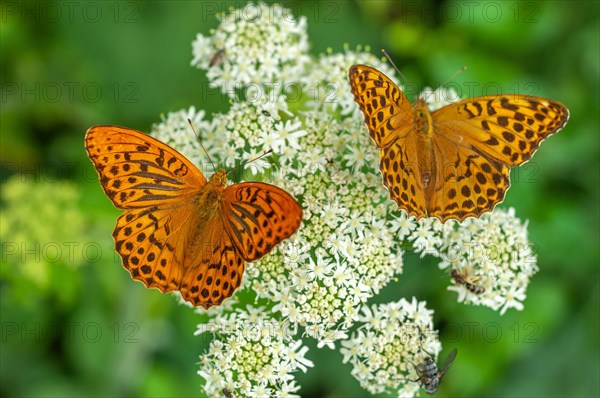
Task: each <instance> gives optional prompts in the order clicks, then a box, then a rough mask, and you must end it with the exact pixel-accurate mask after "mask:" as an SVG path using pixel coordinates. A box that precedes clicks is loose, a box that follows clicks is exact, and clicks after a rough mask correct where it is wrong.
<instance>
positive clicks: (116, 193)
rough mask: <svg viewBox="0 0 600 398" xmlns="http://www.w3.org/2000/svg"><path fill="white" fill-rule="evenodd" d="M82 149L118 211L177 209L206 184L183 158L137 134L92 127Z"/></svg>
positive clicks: (174, 151)
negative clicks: (185, 197)
mask: <svg viewBox="0 0 600 398" xmlns="http://www.w3.org/2000/svg"><path fill="white" fill-rule="evenodd" d="M85 146H86V149H87V152H88V156H89V157H90V159H91V160H92V162H93V163H94V166H95V167H96V170H97V171H98V174H99V176H100V184H101V185H102V188H103V189H104V192H105V193H106V196H108V198H109V199H110V200H111V201H112V202H113V203H114V205H115V206H116V207H118V208H120V209H131V208H140V207H150V206H159V207H161V208H162V207H172V206H178V205H179V203H180V202H181V201H182V196H183V195H185V194H186V193H188V192H190V191H196V190H198V189H200V188H201V187H202V186H203V185H204V184H206V178H204V176H203V175H202V173H201V172H200V170H198V168H196V167H195V166H194V165H193V164H191V163H190V162H189V161H188V160H187V159H186V158H185V157H184V156H182V155H181V154H180V153H179V152H177V151H176V150H174V149H173V148H171V147H169V146H168V145H165V144H163V143H162V142H160V141H158V140H156V139H154V138H152V137H150V136H149V135H147V134H144V133H142V132H140V131H136V130H132V129H128V128H125V127H118V126H95V127H92V128H90V129H89V130H88V131H87V133H86V136H85Z"/></svg>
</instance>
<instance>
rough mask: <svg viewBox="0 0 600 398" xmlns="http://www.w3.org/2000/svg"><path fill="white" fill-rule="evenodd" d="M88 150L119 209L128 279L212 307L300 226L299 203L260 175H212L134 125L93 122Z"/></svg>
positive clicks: (119, 246) (118, 239) (118, 233)
mask: <svg viewBox="0 0 600 398" xmlns="http://www.w3.org/2000/svg"><path fill="white" fill-rule="evenodd" d="M85 146H86V150H87V152H88V156H89V157H90V159H91V160H92V162H93V163H94V166H95V167H96V170H97V172H98V175H99V177H100V184H101V185H102V188H103V189H104V192H105V193H106V195H107V196H108V198H109V199H110V200H111V201H112V202H113V204H114V205H115V206H116V207H117V208H119V209H122V210H124V211H123V213H122V214H121V215H120V216H119V218H118V219H117V224H116V226H115V229H114V231H113V238H114V241H115V250H116V251H117V252H118V253H119V255H120V256H121V258H122V260H123V267H124V268H125V269H127V270H128V271H129V272H130V274H131V277H132V278H133V279H136V280H139V281H141V282H143V283H144V284H145V285H146V287H148V288H157V289H159V290H160V291H162V292H163V293H166V292H170V291H174V290H177V291H179V292H180V293H181V296H182V297H183V299H185V300H186V301H189V302H190V303H192V304H193V305H194V306H203V307H204V308H209V307H211V306H213V305H219V304H220V303H221V302H222V301H223V300H224V299H226V298H227V297H229V296H231V295H232V294H233V292H234V290H235V289H236V288H237V287H238V286H239V285H240V284H241V280H242V275H243V272H244V268H245V263H246V262H250V261H254V260H257V259H259V258H261V257H262V256H264V255H266V254H267V253H269V252H270V251H271V250H272V249H273V248H274V247H275V246H276V245H277V244H278V243H279V242H281V241H282V240H284V239H286V238H288V237H290V236H291V235H292V234H293V233H294V232H295V231H296V230H297V229H298V227H299V226H300V223H301V220H302V208H301V207H300V205H299V204H298V203H297V202H296V200H295V199H294V198H293V197H292V196H291V195H289V194H288V193H287V192H285V191H283V190H282V189H280V188H278V187H276V186H273V185H270V184H265V183H261V182H242V183H237V184H233V185H229V186H227V177H226V171H225V170H218V171H217V172H215V173H214V174H213V176H212V177H211V179H210V180H209V181H207V180H206V178H205V177H204V175H203V174H202V173H201V172H200V170H199V169H198V168H197V167H195V166H194V165H193V164H192V163H191V162H190V161H189V160H187V159H186V158H185V157H184V156H183V155H181V154H180V153H179V152H177V151H176V150H175V149H173V148H171V147H169V146H168V145H166V144H164V143H162V142H160V141H158V140H156V139H154V138H152V137H150V136H148V135H146V134H144V133H142V132H139V131H136V130H132V129H128V128H125V127H118V126H95V127H92V128H90V129H89V130H88V131H87V133H86V137H85Z"/></svg>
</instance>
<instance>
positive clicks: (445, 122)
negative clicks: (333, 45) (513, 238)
mask: <svg viewBox="0 0 600 398" xmlns="http://www.w3.org/2000/svg"><path fill="white" fill-rule="evenodd" d="M349 80H350V86H351V89H352V93H353V94H354V99H355V101H356V103H357V104H358V105H359V108H360V110H361V111H362V113H363V115H364V118H365V119H364V120H365V124H366V125H367V128H368V130H369V134H370V136H371V138H372V139H373V141H374V142H375V144H376V145H377V146H378V147H379V148H380V149H381V153H380V170H381V173H382V175H383V183H384V185H385V186H386V188H387V189H388V191H389V193H390V197H391V199H392V200H394V201H395V202H396V203H397V204H398V207H399V208H400V209H403V210H405V211H406V212H407V213H408V214H409V215H411V216H415V217H416V218H417V219H420V218H424V217H436V218H438V219H439V220H441V221H446V220H448V219H455V220H458V221H462V220H464V219H466V218H467V217H479V216H480V215H481V214H483V213H485V212H487V211H491V210H492V209H493V208H494V207H495V206H496V205H497V204H498V203H500V202H502V200H503V199H504V196H505V193H506V191H507V190H508V188H509V186H510V179H509V177H510V167H512V166H518V165H520V164H523V163H524V162H526V161H527V160H529V159H530V158H531V156H532V155H533V153H534V152H535V151H536V150H537V148H538V147H539V145H540V143H541V142H542V141H543V140H544V139H545V138H547V137H548V136H550V135H552V134H554V133H556V132H557V131H559V130H560V129H561V128H562V127H563V126H564V125H565V124H566V122H567V120H568V117H569V111H568V110H567V108H566V107H565V106H564V105H562V104H560V103H559V102H556V101H551V100H548V99H546V98H541V97H533V96H522V95H489V96H483V97H476V98H472V99H469V100H463V101H458V102H455V103H453V104H450V105H447V106H444V107H442V108H440V109H438V110H436V111H434V112H430V111H429V108H428V106H427V104H426V103H425V101H424V100H423V99H417V101H416V102H415V104H414V105H411V104H410V103H409V101H408V99H407V98H406V96H405V95H404V94H403V93H402V91H401V90H400V89H399V88H398V86H397V85H396V84H395V83H394V82H392V80H391V79H390V78H388V77H387V76H386V75H385V74H383V73H381V72H380V71H378V70H377V69H374V68H371V67H369V66H366V65H353V66H352V67H351V68H350V70H349Z"/></svg>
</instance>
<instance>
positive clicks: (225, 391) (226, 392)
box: [221, 387, 233, 398]
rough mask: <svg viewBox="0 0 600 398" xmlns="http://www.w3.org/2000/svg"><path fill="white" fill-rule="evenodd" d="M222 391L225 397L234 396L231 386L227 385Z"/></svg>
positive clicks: (231, 397)
mask: <svg viewBox="0 0 600 398" xmlns="http://www.w3.org/2000/svg"><path fill="white" fill-rule="evenodd" d="M221 392H222V393H223V396H224V397H225V398H233V391H232V390H231V388H229V387H225V388H223V389H222V390H221Z"/></svg>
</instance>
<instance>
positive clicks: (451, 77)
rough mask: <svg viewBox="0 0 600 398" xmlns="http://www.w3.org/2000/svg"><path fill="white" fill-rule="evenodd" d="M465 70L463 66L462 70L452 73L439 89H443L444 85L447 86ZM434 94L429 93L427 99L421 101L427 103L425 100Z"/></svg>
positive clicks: (465, 67)
mask: <svg viewBox="0 0 600 398" xmlns="http://www.w3.org/2000/svg"><path fill="white" fill-rule="evenodd" d="M466 70H467V66H466V65H465V66H463V67H462V68H459V69H458V70H457V71H456V72H454V73H453V74H452V75H451V76H450V77H449V78H447V79H446V80H445V81H444V82H443V83H442V84H441V85H440V87H444V86H445V85H446V84H448V83H449V82H450V81H451V80H452V79H454V78H455V77H456V76H458V75H459V74H461V73H463V72H464V71H466ZM434 92H435V90H433V91H431V92H430V93H429V94H428V95H427V97H425V98H424V99H423V101H425V102H427V98H429V97H431V95H432V94H433V93H434Z"/></svg>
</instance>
